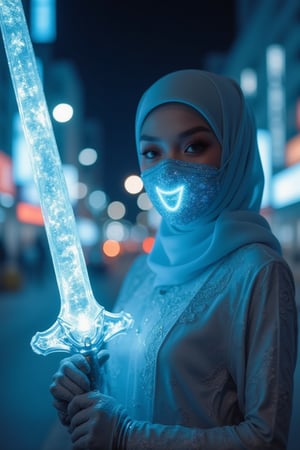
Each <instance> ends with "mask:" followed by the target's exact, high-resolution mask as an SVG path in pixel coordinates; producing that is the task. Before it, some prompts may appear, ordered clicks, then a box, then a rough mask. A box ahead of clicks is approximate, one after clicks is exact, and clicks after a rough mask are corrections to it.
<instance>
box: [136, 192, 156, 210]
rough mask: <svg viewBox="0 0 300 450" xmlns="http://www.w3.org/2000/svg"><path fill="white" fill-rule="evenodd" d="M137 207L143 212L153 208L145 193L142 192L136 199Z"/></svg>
mask: <svg viewBox="0 0 300 450" xmlns="http://www.w3.org/2000/svg"><path fill="white" fill-rule="evenodd" d="M137 205H138V207H139V208H140V209H142V210H143V211H148V210H149V209H151V208H152V207H153V205H152V202H151V200H150V198H149V197H148V194H147V193H146V192H142V193H141V194H140V195H139V196H138V198H137Z"/></svg>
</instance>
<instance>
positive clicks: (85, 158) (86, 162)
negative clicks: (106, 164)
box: [78, 148, 98, 166]
mask: <svg viewBox="0 0 300 450" xmlns="http://www.w3.org/2000/svg"><path fill="white" fill-rule="evenodd" d="M97 158H98V154H97V152H96V150H95V149H93V148H84V149H83V150H81V152H80V153H79V155H78V161H79V162H80V164H82V165H83V166H92V165H93V164H95V162H96V161H97Z"/></svg>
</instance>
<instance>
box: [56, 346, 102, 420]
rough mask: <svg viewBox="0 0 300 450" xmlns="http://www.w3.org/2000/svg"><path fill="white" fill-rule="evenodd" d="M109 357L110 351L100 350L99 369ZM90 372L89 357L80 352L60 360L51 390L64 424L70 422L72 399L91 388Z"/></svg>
mask: <svg viewBox="0 0 300 450" xmlns="http://www.w3.org/2000/svg"><path fill="white" fill-rule="evenodd" d="M108 357H109V353H108V352H107V351H106V350H101V351H100V352H99V354H98V362H99V370H100V366H101V365H103V364H104V362H105V361H106V360H107V359H108ZM90 374H91V367H90V365H89V363H88V361H87V359H86V358H85V357H84V356H83V355H82V354H80V353H78V354H76V355H72V356H70V357H68V358H64V359H63V360H62V361H61V362H60V365H59V369H58V371H57V372H56V373H55V374H54V376H53V382H52V384H51V385H50V392H51V394H52V396H53V398H54V401H53V405H54V407H55V408H56V409H57V411H58V416H59V418H60V420H61V422H62V424H63V425H69V424H70V418H69V416H68V412H67V409H68V405H69V403H70V402H71V401H72V399H73V398H74V397H75V396H76V395H80V394H83V393H85V392H88V391H90V390H91V381H90V378H89V375H90Z"/></svg>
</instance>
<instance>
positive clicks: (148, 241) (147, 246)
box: [142, 236, 154, 253]
mask: <svg viewBox="0 0 300 450" xmlns="http://www.w3.org/2000/svg"><path fill="white" fill-rule="evenodd" d="M153 244H154V237H153V236H148V237H146V238H145V239H144V240H143V245H142V247H143V250H144V252H145V253H150V252H151V250H152V247H153Z"/></svg>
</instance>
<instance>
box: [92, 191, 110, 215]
mask: <svg viewBox="0 0 300 450" xmlns="http://www.w3.org/2000/svg"><path fill="white" fill-rule="evenodd" d="M88 203H89V205H90V207H91V208H92V209H93V210H95V211H102V210H103V209H104V208H105V207H106V205H107V196H106V194H105V192H103V191H93V192H91V193H90V195H89V198H88Z"/></svg>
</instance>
